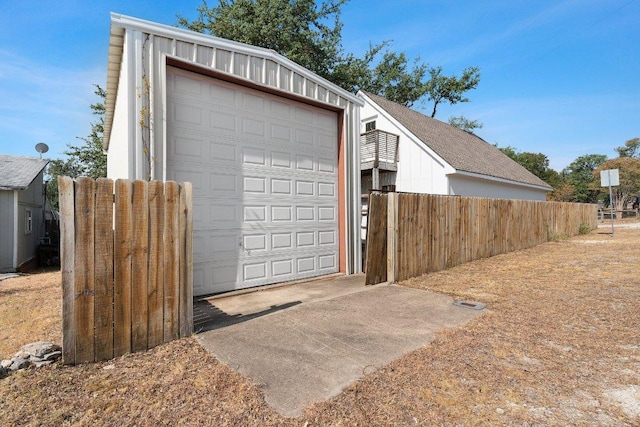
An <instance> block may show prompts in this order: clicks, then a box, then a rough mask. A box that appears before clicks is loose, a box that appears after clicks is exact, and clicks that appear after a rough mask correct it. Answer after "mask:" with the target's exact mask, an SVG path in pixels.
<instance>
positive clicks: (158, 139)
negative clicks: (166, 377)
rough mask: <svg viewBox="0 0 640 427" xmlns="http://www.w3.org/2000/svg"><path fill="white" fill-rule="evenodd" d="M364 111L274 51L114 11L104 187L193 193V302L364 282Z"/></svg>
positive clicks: (349, 96) (348, 96)
mask: <svg viewBox="0 0 640 427" xmlns="http://www.w3.org/2000/svg"><path fill="white" fill-rule="evenodd" d="M362 104H363V103H362V100H361V99H359V98H358V97H357V96H356V95H354V94H352V93H350V92H348V91H345V90H344V89H342V88H340V87H338V86H336V85H334V84H333V83H331V82H329V81H327V80H325V79H323V78H321V77H319V76H317V75H316V74H314V73H312V72H311V71H309V70H307V69H305V68H303V67H301V66H300V65H298V64H296V63H294V62H292V61H290V60H289V59H287V58H285V57H283V56H282V55H279V54H278V53H276V52H274V51H273V50H269V49H263V48H259V47H256V46H251V45H247V44H243V43H238V42H234V41H231V40H225V39H221V38H218V37H212V36H208V35H205V34H200V33H195V32H192V31H188V30H183V29H180V28H176V27H171V26H167V25H162V24H157V23H154V22H149V21H144V20H141V19H137V18H133V17H128V16H124V15H120V14H115V13H112V14H111V34H110V39H109V68H108V73H107V96H106V99H105V123H104V145H105V149H106V151H107V176H108V177H109V178H112V179H119V178H123V179H145V180H162V181H168V180H175V181H187V182H191V183H192V184H193V257H192V259H193V286H194V287H193V293H194V295H196V296H200V295H209V294H216V293H222V292H229V291H235V290H240V289H246V288H254V287H259V286H264V285H269V284H274V283H283V282H289V281H297V280H301V279H307V278H312V277H318V276H324V275H328V274H335V273H342V274H354V273H359V272H360V271H361V261H360V260H361V247H360V238H359V228H360V171H359V167H360V157H359V156H360V151H359V146H358V143H359V124H360V117H359V114H360V107H361V106H362Z"/></svg>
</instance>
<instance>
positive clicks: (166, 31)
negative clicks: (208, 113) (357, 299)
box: [105, 14, 361, 273]
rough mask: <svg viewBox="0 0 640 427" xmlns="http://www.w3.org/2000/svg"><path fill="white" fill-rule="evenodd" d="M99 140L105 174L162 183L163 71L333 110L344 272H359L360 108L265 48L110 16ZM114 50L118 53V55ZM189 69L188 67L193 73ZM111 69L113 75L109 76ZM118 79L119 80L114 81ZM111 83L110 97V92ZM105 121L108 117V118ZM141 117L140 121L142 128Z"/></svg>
mask: <svg viewBox="0 0 640 427" xmlns="http://www.w3.org/2000/svg"><path fill="white" fill-rule="evenodd" d="M110 44H111V45H110V55H109V76H110V77H111V78H110V79H108V82H109V84H108V86H107V100H106V106H107V114H106V118H105V142H106V144H107V149H108V166H107V170H108V176H109V177H111V178H128V179H136V178H138V179H139V178H143V179H147V178H149V177H151V178H152V179H159V180H166V179H168V175H167V159H166V151H167V144H168V141H167V118H166V114H167V105H166V97H167V93H166V67H167V64H168V63H169V64H170V65H174V66H180V67H189V68H190V69H191V70H193V71H195V70H198V72H201V73H203V74H208V75H210V76H212V77H214V78H221V79H223V80H224V79H233V81H234V82H236V83H238V84H241V85H242V84H246V85H248V86H258V87H262V88H264V89H268V90H270V91H272V93H274V94H278V93H279V92H280V93H282V94H283V95H286V96H292V95H295V97H296V98H297V99H299V100H300V101H301V102H308V103H315V104H320V105H325V106H326V108H327V109H333V110H335V111H337V117H338V120H339V129H340V130H341V132H342V133H341V134H340V135H338V139H339V140H340V141H342V143H343V144H344V154H345V158H344V159H343V161H344V165H345V169H346V170H345V171H343V172H344V176H345V180H344V181H345V184H344V187H343V188H342V189H341V191H342V192H343V194H344V200H341V202H343V203H344V205H345V217H346V220H345V222H346V223H345V224H343V225H344V227H343V230H344V233H343V235H342V236H341V239H343V241H344V242H345V243H346V248H347V252H346V254H345V257H346V266H345V268H346V272H347V273H357V272H360V271H361V263H360V257H361V254H360V245H359V244H358V243H359V238H358V233H359V221H360V191H359V190H360V175H359V165H360V157H359V153H360V152H359V149H358V148H359V147H358V145H357V144H358V140H359V139H358V137H359V105H360V104H361V101H360V100H359V99H358V98H357V97H355V95H353V94H351V93H348V92H346V91H344V90H343V89H341V88H339V87H337V86H335V85H333V84H332V83H330V82H328V81H326V80H324V79H322V78H320V77H318V76H316V75H315V74H313V73H311V72H310V71H308V70H306V69H304V68H302V67H300V66H299V65H297V64H295V63H293V62H291V61H289V60H287V59H286V58H284V57H283V56H281V55H278V54H277V53H275V52H273V51H272V50H267V49H261V48H257V47H254V46H249V45H245V44H241V43H236V42H232V41H229V40H224V39H219V38H213V37H209V36H205V35H202V34H199V33H194V32H190V31H186V30H182V29H178V28H175V27H169V26H165V25H160V24H155V23H152V22H147V21H143V20H138V19H135V18H130V17H125V16H122V15H118V14H112V30H111V40H110ZM118 47H119V48H120V49H121V52H122V55H121V56H120V55H119V52H120V51H118ZM194 67H195V69H194ZM116 72H117V74H116ZM114 76H119V78H114ZM116 85H117V88H118V89H117V96H115V93H116V89H115V88H116ZM110 118H112V120H111V119H110ZM141 118H144V119H145V121H146V124H145V125H143V126H141V125H140V121H141Z"/></svg>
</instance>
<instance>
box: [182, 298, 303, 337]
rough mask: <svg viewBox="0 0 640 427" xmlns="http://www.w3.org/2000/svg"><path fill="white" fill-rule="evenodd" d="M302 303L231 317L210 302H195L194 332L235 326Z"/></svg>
mask: <svg viewBox="0 0 640 427" xmlns="http://www.w3.org/2000/svg"><path fill="white" fill-rule="evenodd" d="M301 302H302V301H292V302H288V303H286V304H280V305H272V306H271V307H270V308H267V309H265V310H262V311H258V312H256V313H250V314H233V315H231V314H227V313H225V312H224V311H222V310H221V309H219V308H218V307H216V306H215V305H214V304H212V303H211V302H209V301H194V302H193V330H194V332H195V333H196V334H197V333H201V332H206V331H213V330H215V329H220V328H224V327H227V326H231V325H235V324H237V323H242V322H246V321H248V320H251V319H255V318H258V317H262V316H265V315H267V314H271V313H275V312H278V311H281V310H285V309H287V308H290V307H294V306H296V305H298V304H300V303H301Z"/></svg>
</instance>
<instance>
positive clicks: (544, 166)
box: [498, 146, 562, 189]
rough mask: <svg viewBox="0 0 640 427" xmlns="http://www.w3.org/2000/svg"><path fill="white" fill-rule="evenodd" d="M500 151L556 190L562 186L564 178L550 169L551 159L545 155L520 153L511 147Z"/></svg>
mask: <svg viewBox="0 0 640 427" xmlns="http://www.w3.org/2000/svg"><path fill="white" fill-rule="evenodd" d="M498 149H499V150H500V151H502V152H503V153H504V154H506V155H507V156H509V157H510V158H511V159H512V160H514V161H515V162H516V163H519V164H520V165H522V166H523V167H524V168H525V169H527V170H528V171H529V172H531V173H532V174H534V175H535V176H537V177H538V178H540V179H541V180H543V181H544V182H546V183H547V184H549V185H550V186H552V187H553V188H554V189H555V188H559V187H560V186H561V184H562V176H560V174H559V173H558V172H556V171H555V170H553V169H551V168H550V167H549V158H548V157H547V156H546V155H545V154H542V153H529V152H526V151H525V152H520V151H517V150H516V149H515V148H513V147H510V146H507V147H502V148H500V147H499V148H498Z"/></svg>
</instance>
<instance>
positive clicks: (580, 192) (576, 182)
mask: <svg viewBox="0 0 640 427" xmlns="http://www.w3.org/2000/svg"><path fill="white" fill-rule="evenodd" d="M606 160H607V156H605V155H603V154H587V155H584V156H580V157H578V158H577V159H575V160H574V161H573V162H571V164H570V165H569V166H567V167H566V168H565V169H564V170H563V171H562V174H563V176H564V179H565V181H566V183H567V184H569V185H571V187H572V189H573V192H572V194H571V197H570V198H569V199H568V200H564V201H567V202H579V203H597V201H598V196H599V195H600V189H599V180H598V179H597V178H596V176H595V175H594V174H593V173H594V171H595V170H596V169H597V168H598V167H599V166H600V165H601V164H602V163H604V162H605V161H606Z"/></svg>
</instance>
